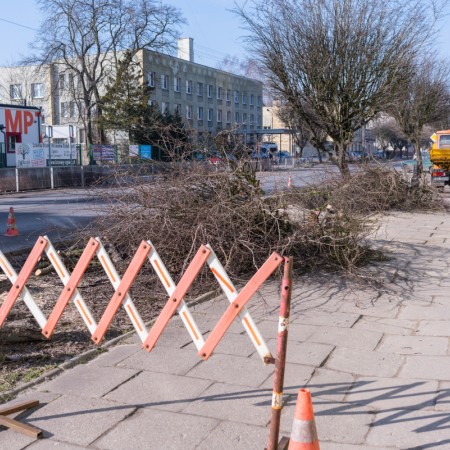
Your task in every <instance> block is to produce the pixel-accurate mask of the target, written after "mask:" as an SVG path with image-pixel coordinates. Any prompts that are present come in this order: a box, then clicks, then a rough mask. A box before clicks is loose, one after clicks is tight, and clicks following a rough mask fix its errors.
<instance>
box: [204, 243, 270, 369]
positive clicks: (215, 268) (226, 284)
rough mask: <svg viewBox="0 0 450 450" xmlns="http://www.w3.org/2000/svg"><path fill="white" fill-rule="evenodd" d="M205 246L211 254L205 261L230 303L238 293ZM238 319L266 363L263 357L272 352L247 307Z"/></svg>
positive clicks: (213, 254) (214, 255)
mask: <svg viewBox="0 0 450 450" xmlns="http://www.w3.org/2000/svg"><path fill="white" fill-rule="evenodd" d="M206 247H208V249H209V250H210V251H211V254H210V255H209V257H208V259H207V260H206V262H207V264H208V266H209V268H210V269H211V271H212V273H213V274H214V276H215V278H216V280H217V281H218V282H219V285H220V287H221V288H222V291H223V292H224V294H225V295H226V297H227V299H228V301H229V302H230V303H233V301H234V300H235V299H236V297H237V296H238V294H239V293H238V291H237V289H236V288H235V287H234V284H233V282H232V281H231V280H230V278H229V276H228V274H227V273H226V272H225V269H224V268H223V266H222V264H221V262H220V261H219V258H217V255H216V254H215V253H214V250H213V249H212V248H211V246H210V245H209V244H208V245H207V246H206ZM239 319H241V323H242V325H243V327H244V329H245V331H246V332H247V334H248V336H249V338H250V340H251V341H252V342H253V345H254V346H255V348H256V351H257V352H258V354H259V356H260V357H261V359H262V360H263V361H264V363H266V361H265V358H267V357H272V354H271V353H270V350H269V347H267V344H266V343H265V341H264V339H263V337H262V335H261V333H260V332H259V330H258V328H257V326H256V324H255V322H254V320H253V319H252V316H251V315H250V313H249V312H248V310H247V308H245V307H244V308H243V309H242V312H241V313H240V314H239Z"/></svg>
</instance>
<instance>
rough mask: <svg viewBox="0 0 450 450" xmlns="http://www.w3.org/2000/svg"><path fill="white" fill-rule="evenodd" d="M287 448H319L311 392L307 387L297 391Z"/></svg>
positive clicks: (302, 449) (315, 449)
mask: <svg viewBox="0 0 450 450" xmlns="http://www.w3.org/2000/svg"><path fill="white" fill-rule="evenodd" d="M288 450H320V446H319V439H318V437H317V429H316V422H315V420H314V410H313V405H312V401H311V392H310V391H309V390H308V389H300V390H299V391H298V397H297V404H296V405H295V413H294V423H293V424H292V433H291V439H290V441H289V447H288Z"/></svg>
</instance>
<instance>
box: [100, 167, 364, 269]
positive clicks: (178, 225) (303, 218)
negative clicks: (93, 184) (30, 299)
mask: <svg viewBox="0 0 450 450" xmlns="http://www.w3.org/2000/svg"><path fill="white" fill-rule="evenodd" d="M326 206H327V204H324V205H323V207H320V208H317V207H315V208H309V207H303V206H300V207H299V204H298V203H296V202H295V201H294V202H293V201H292V198H291V196H289V195H288V196H284V195H277V196H273V197H265V196H264V195H263V192H262V191H261V189H260V188H259V184H258V182H257V181H256V179H255V177H254V174H253V173H252V172H251V171H249V170H248V165H246V164H245V163H242V164H240V163H239V162H235V163H233V164H232V165H229V167H228V169H227V170H220V171H216V170H211V166H209V165H204V164H196V163H192V164H180V165H178V166H177V165H174V167H173V170H172V171H171V172H170V173H166V174H165V175H164V178H161V179H160V180H158V182H157V183H150V184H142V183H136V184H132V185H130V184H128V185H127V187H124V188H123V189H120V190H116V194H115V196H114V202H111V203H110V208H109V211H108V213H107V214H106V215H103V216H102V217H100V218H99V220H97V222H96V223H95V225H94V226H95V228H96V232H97V233H99V234H100V235H101V236H105V237H106V238H107V239H108V241H109V242H110V243H112V244H114V246H115V247H116V248H117V249H118V251H119V252H121V254H122V255H123V258H124V260H129V258H130V257H131V256H132V254H133V253H134V251H135V250H136V248H137V247H138V245H139V243H140V241H141V240H142V239H146V240H147V239H149V240H151V241H152V242H153V244H154V245H155V247H156V248H157V250H158V252H159V253H160V254H161V256H162V258H163V260H164V262H165V263H166V265H167V267H168V269H169V271H170V272H172V273H174V274H176V273H182V272H183V271H184V270H185V268H186V266H187V264H188V263H189V262H190V261H191V260H192V257H193V256H194V254H195V252H196V251H197V249H198V248H199V246H200V245H201V244H205V243H208V244H210V245H211V246H212V248H213V249H214V251H215V252H216V254H217V256H218V257H219V259H220V260H221V261H222V263H223V265H224V266H225V268H226V270H227V271H228V273H229V274H230V275H232V276H234V277H245V276H246V275H248V274H250V273H252V272H254V271H255V269H256V268H257V267H259V266H260V265H261V264H262V263H263V262H264V261H265V259H266V258H267V257H268V256H269V255H270V253H271V252H273V251H276V252H279V253H280V254H284V255H292V256H294V257H296V260H297V261H298V264H297V267H302V268H303V269H305V268H308V269H309V268H312V267H317V266H320V267H332V268H339V269H344V270H353V269H354V268H355V267H356V266H357V265H358V264H361V263H362V262H363V261H365V260H367V258H368V257H369V256H370V249H369V247H368V246H367V245H366V241H365V239H366V237H367V236H368V234H369V233H370V228H369V226H368V225H367V224H366V222H365V220H364V219H362V218H360V217H356V216H355V215H352V214H350V213H349V211H345V210H340V211H339V212H336V213H334V212H333V211H331V210H330V208H328V209H327V207H326Z"/></svg>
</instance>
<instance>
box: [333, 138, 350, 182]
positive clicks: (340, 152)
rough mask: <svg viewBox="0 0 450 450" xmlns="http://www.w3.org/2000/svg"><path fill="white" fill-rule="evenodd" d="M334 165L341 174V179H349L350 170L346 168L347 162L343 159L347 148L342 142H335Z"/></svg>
mask: <svg viewBox="0 0 450 450" xmlns="http://www.w3.org/2000/svg"><path fill="white" fill-rule="evenodd" d="M336 149H337V154H336V164H337V166H338V168H339V171H340V172H341V175H342V177H343V178H348V177H350V169H349V167H348V161H347V159H346V158H345V154H346V149H347V146H346V145H345V144H344V143H342V142H336Z"/></svg>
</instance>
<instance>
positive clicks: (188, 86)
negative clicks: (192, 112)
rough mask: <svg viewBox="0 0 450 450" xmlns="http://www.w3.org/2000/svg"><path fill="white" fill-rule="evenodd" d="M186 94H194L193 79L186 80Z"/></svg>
mask: <svg viewBox="0 0 450 450" xmlns="http://www.w3.org/2000/svg"><path fill="white" fill-rule="evenodd" d="M186 94H192V80H186Z"/></svg>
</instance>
